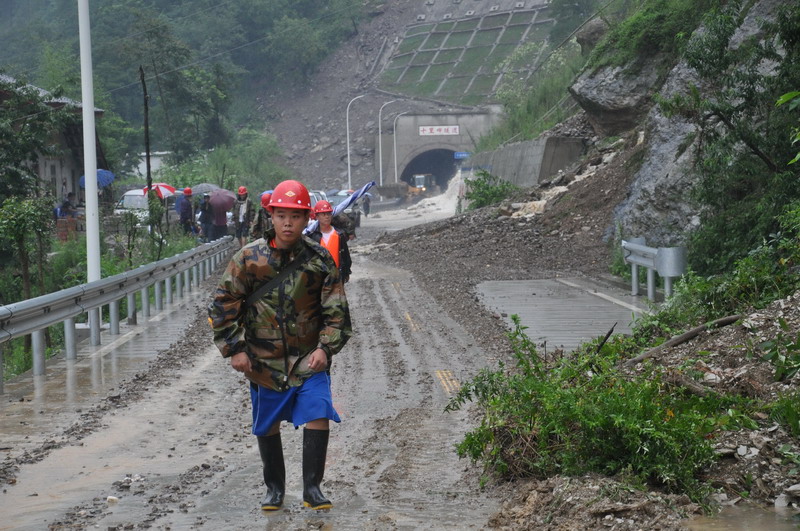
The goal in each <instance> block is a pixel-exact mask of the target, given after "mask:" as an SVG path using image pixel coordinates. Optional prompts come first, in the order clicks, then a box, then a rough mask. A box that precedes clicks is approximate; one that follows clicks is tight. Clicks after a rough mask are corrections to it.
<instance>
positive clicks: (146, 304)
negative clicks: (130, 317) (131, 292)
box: [139, 287, 150, 317]
mask: <svg viewBox="0 0 800 531" xmlns="http://www.w3.org/2000/svg"><path fill="white" fill-rule="evenodd" d="M139 293H140V294H141V296H142V317H150V290H149V289H148V288H147V287H144V288H142V289H140V290H139Z"/></svg>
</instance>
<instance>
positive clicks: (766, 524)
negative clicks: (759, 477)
mask: <svg viewBox="0 0 800 531" xmlns="http://www.w3.org/2000/svg"><path fill="white" fill-rule="evenodd" d="M686 525H687V526H688V527H689V529H691V530H692V531H797V530H798V529H800V513H798V512H796V511H791V510H777V509H762V508H760V507H753V506H751V505H741V506H734V507H725V508H724V509H722V512H720V514H718V515H717V516H714V517H701V518H695V519H693V520H691V521H689V522H687V523H686Z"/></svg>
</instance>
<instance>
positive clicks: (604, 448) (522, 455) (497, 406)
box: [447, 316, 752, 501]
mask: <svg viewBox="0 0 800 531" xmlns="http://www.w3.org/2000/svg"><path fill="white" fill-rule="evenodd" d="M513 319H514V323H515V330H514V331H513V332H511V333H510V334H509V337H510V339H511V343H512V346H513V349H514V356H515V359H516V367H515V368H514V370H512V371H505V370H504V369H505V368H504V367H503V366H502V365H501V366H500V368H499V369H498V370H495V371H491V370H483V371H482V372H480V373H479V374H478V375H477V376H476V377H475V378H474V379H473V380H472V381H470V382H467V383H465V385H464V386H463V387H462V388H461V390H460V391H459V393H458V394H457V395H455V396H454V397H453V398H452V399H451V401H450V403H449V404H448V406H447V409H448V410H456V409H459V408H460V407H461V406H462V405H463V404H465V403H466V402H467V401H469V400H475V401H477V403H478V405H479V406H480V407H481V408H482V409H483V412H484V414H483V419H482V422H481V425H480V426H479V427H478V428H476V429H474V430H472V431H471V432H469V433H467V434H466V436H465V438H464V440H463V441H462V442H461V443H460V444H459V445H458V446H457V451H458V454H459V456H461V457H465V456H468V457H470V458H472V459H473V460H477V461H482V462H483V463H484V464H485V466H486V468H487V469H488V470H490V471H492V472H494V473H496V474H498V475H500V476H503V477H524V476H533V477H539V478H544V477H547V476H550V475H555V474H569V475H573V474H582V473H586V472H590V471H591V472H599V473H603V474H624V475H625V476H626V477H629V478H635V479H637V480H639V481H642V482H651V483H654V484H659V485H662V486H664V487H666V488H667V489H668V490H670V491H674V492H685V493H687V494H688V495H689V496H690V497H692V499H694V500H698V501H699V500H700V499H701V498H702V497H703V496H704V495H705V494H706V493H707V491H708V489H707V487H706V486H705V485H704V484H703V483H702V482H701V481H700V480H699V474H700V473H701V471H702V470H703V469H705V468H706V467H707V466H708V465H710V464H711V463H713V462H714V459H715V457H714V452H713V450H712V448H711V444H710V442H709V438H710V436H711V434H713V433H714V432H715V431H716V430H719V429H731V428H735V427H738V426H749V427H751V425H752V421H751V420H750V419H749V418H748V416H747V415H746V414H744V413H742V410H741V407H740V406H742V405H744V407H745V408H746V407H747V404H738V403H737V402H736V401H735V400H733V399H727V398H724V397H718V396H709V397H706V398H700V397H696V396H684V395H682V394H680V393H670V392H669V390H668V389H667V388H666V386H665V385H664V383H663V380H662V374H661V372H660V371H659V370H657V369H654V368H651V369H649V370H647V371H645V372H644V373H643V374H641V375H639V376H634V377H625V376H623V375H621V374H620V373H618V372H617V371H616V369H615V365H616V363H617V362H618V361H619V359H620V357H619V348H620V347H622V348H623V349H624V347H625V343H626V342H627V341H629V340H625V339H623V340H621V343H620V344H618V345H613V346H612V345H610V344H608V343H607V344H605V345H603V347H602V348H600V349H599V350H600V352H597V350H598V345H587V346H585V347H584V349H583V350H581V351H576V353H575V354H574V356H573V357H570V358H567V357H564V358H561V359H556V360H551V363H550V364H549V365H547V364H545V362H544V361H543V360H542V358H541V357H540V356H539V354H538V352H537V351H536V348H535V345H534V344H533V342H531V341H530V340H529V339H528V338H527V337H526V336H525V334H524V327H521V326H520V324H519V318H518V317H517V316H513Z"/></svg>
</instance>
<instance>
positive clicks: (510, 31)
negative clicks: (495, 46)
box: [498, 26, 528, 44]
mask: <svg viewBox="0 0 800 531" xmlns="http://www.w3.org/2000/svg"><path fill="white" fill-rule="evenodd" d="M527 29H528V27H527V26H509V27H507V28H506V30H505V31H504V32H503V35H501V36H500V40H499V41H498V42H500V43H503V44H517V43H518V42H520V41H521V40H522V36H523V35H524V34H525V31H526V30H527Z"/></svg>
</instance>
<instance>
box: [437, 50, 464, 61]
mask: <svg viewBox="0 0 800 531" xmlns="http://www.w3.org/2000/svg"><path fill="white" fill-rule="evenodd" d="M460 57H461V50H460V49H459V50H457V49H450V50H439V52H438V53H437V54H436V58H434V60H433V62H434V63H454V62H456V61H458V59H459V58H460Z"/></svg>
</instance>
